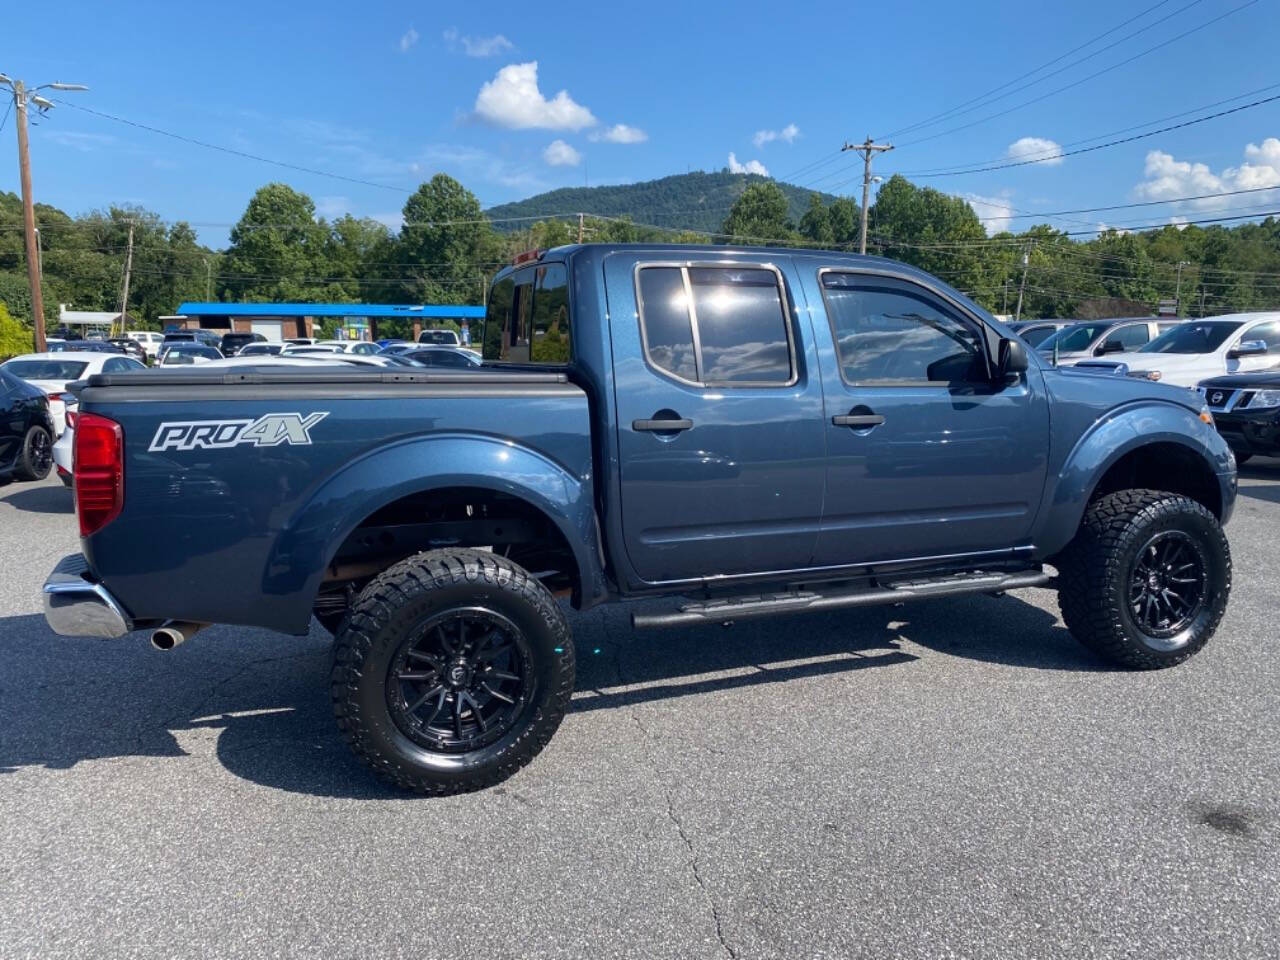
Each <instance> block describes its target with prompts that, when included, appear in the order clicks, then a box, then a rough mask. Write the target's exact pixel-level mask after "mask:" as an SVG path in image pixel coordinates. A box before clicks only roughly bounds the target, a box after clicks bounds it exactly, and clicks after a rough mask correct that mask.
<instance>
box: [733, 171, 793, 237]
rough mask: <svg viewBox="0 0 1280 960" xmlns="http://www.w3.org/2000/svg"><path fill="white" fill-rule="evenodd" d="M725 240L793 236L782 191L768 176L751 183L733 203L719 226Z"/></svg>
mask: <svg viewBox="0 0 1280 960" xmlns="http://www.w3.org/2000/svg"><path fill="white" fill-rule="evenodd" d="M720 231H721V233H723V234H725V237H726V242H729V243H747V244H750V243H756V244H759V243H765V242H770V241H774V242H779V241H781V242H785V241H787V240H790V239H791V238H792V236H793V229H792V225H791V221H789V220H788V219H787V197H786V194H784V193H783V192H782V190H781V189H780V188H779V187H778V185H777V184H776V183H774V182H773V181H772V180H768V181H765V182H763V183H751V184H748V185H747V188H746V189H745V190H743V191H742V194H741V195H740V196H739V197H738V199H737V200H735V201H734V203H733V208H732V209H731V210H730V211H729V216H727V217H726V218H725V221H724V226H722V227H721V228H720Z"/></svg>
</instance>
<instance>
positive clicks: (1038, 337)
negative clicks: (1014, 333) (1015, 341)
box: [1018, 327, 1056, 347]
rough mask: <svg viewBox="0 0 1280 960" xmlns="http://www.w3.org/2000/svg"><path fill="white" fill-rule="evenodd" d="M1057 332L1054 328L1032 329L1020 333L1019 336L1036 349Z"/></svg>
mask: <svg viewBox="0 0 1280 960" xmlns="http://www.w3.org/2000/svg"><path fill="white" fill-rule="evenodd" d="M1055 332H1056V331H1055V330H1054V328H1053V327H1031V328H1030V329H1028V330H1026V331H1021V330H1020V331H1018V335H1019V336H1021V337H1022V339H1023V340H1024V341H1026V344H1027V346H1029V347H1034V346H1038V345H1039V344H1041V343H1044V341H1045V340H1047V339H1049V337H1051V336H1053V334H1054V333H1055Z"/></svg>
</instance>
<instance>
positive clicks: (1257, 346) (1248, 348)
mask: <svg viewBox="0 0 1280 960" xmlns="http://www.w3.org/2000/svg"><path fill="white" fill-rule="evenodd" d="M1266 352H1267V341H1265V340H1241V341H1240V342H1239V343H1237V344H1236V345H1235V347H1234V348H1233V349H1232V350H1230V351H1228V352H1227V358H1228V359H1230V360H1237V359H1239V358H1240V357H1256V356H1260V355H1261V354H1264V353H1266Z"/></svg>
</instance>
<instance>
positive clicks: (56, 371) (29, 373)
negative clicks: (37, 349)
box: [4, 360, 89, 380]
mask: <svg viewBox="0 0 1280 960" xmlns="http://www.w3.org/2000/svg"><path fill="white" fill-rule="evenodd" d="M88 365H89V364H87V363H85V362H84V361H82V360H10V361H9V362H8V363H6V364H5V365H4V368H5V369H6V370H8V371H9V372H10V373H11V374H13V375H14V376H15V377H21V378H22V379H23V380H79V379H80V374H82V373H84V368H85V367H87V366H88Z"/></svg>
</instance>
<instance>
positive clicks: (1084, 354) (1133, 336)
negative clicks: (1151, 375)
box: [1036, 317, 1178, 364]
mask: <svg viewBox="0 0 1280 960" xmlns="http://www.w3.org/2000/svg"><path fill="white" fill-rule="evenodd" d="M1177 324H1178V321H1177V320H1176V319H1174V318H1172V317H1171V318H1169V319H1158V318H1156V317H1118V318H1116V319H1113V320H1082V321H1081V322H1079V323H1073V324H1071V326H1069V327H1063V328H1062V329H1061V330H1059V331H1058V332H1057V333H1055V334H1054V335H1053V336H1051V337H1049V338H1048V339H1047V340H1042V341H1040V345H1039V346H1037V347H1036V350H1038V351H1039V352H1040V355H1041V356H1043V357H1045V358H1052V357H1055V356H1056V357H1057V360H1058V363H1065V364H1073V363H1076V362H1077V361H1080V360H1089V359H1092V358H1094V357H1103V356H1106V355H1107V354H1110V353H1128V352H1132V351H1134V350H1141V349H1142V348H1143V347H1145V346H1146V345H1147V344H1148V343H1150V342H1151V341H1152V340H1154V339H1155V338H1156V337H1158V336H1160V334H1162V333H1164V332H1165V331H1166V330H1168V329H1169V328H1170V327H1173V326H1176V325H1177Z"/></svg>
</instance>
